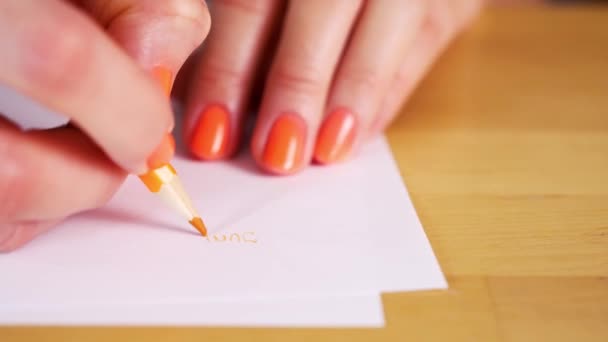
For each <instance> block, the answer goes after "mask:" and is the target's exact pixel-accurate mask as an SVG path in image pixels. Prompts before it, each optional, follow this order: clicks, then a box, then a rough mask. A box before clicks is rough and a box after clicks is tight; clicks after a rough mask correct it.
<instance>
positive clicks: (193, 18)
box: [164, 0, 211, 41]
mask: <svg viewBox="0 0 608 342" xmlns="http://www.w3.org/2000/svg"><path fill="white" fill-rule="evenodd" d="M164 3H165V5H164V6H165V9H164V10H165V13H164V14H165V15H167V16H170V17H174V18H181V19H184V20H187V21H190V22H191V23H193V24H194V26H195V27H196V32H197V33H198V37H197V39H198V40H200V41H202V40H203V39H204V37H205V36H206V35H207V33H209V29H210V26H211V17H210V16H209V11H208V10H207V7H206V6H205V2H204V1H200V0H171V1H166V2H164Z"/></svg>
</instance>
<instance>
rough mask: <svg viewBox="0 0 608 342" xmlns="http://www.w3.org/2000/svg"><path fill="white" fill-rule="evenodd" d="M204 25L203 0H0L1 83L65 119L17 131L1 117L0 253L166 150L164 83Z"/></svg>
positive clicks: (100, 197)
mask: <svg viewBox="0 0 608 342" xmlns="http://www.w3.org/2000/svg"><path fill="white" fill-rule="evenodd" d="M209 25H210V19H209V15H208V13H207V10H206V8H205V6H204V3H203V2H201V1H199V0H170V1H169V0H163V1H157V0H82V1H60V0H45V1H34V0H8V1H2V2H0V58H1V59H0V61H1V63H0V82H1V83H3V84H4V85H6V86H8V87H11V88H13V89H15V90H17V91H19V92H21V93H23V94H25V95H27V96H29V97H31V98H32V99H34V100H36V101H37V102H39V103H40V104H41V105H43V106H46V107H48V108H49V109H51V110H54V111H56V112H59V113H62V114H65V115H66V116H68V117H69V118H70V120H71V123H72V125H70V126H69V127H62V128H57V129H52V130H43V131H31V132H23V131H21V130H19V129H18V128H17V127H15V126H14V125H12V124H11V123H9V122H8V121H6V120H4V119H2V118H1V117H0V160H1V161H2V163H1V164H0V251H7V250H11V249H14V248H16V247H17V246H19V245H21V244H23V243H25V242H27V241H29V240H31V239H32V238H33V237H34V236H36V235H38V234H40V233H41V232H43V231H45V230H47V229H48V228H50V227H52V226H53V225H54V224H55V222H57V221H59V220H61V219H63V218H65V217H66V216H69V215H70V214H73V213H76V212H80V211H83V210H87V209H91V208H96V207H98V206H101V205H102V204H103V203H104V202H105V201H107V200H108V199H109V198H110V197H111V195H112V194H113V193H114V191H115V190H116V189H117V188H118V186H119V185H120V184H121V182H122V181H123V179H124V178H125V176H126V174H127V173H129V172H130V173H141V172H143V171H145V170H146V169H148V167H149V166H152V165H151V164H155V163H158V162H162V161H163V160H167V159H169V158H171V156H172V154H173V148H172V145H171V142H170V141H169V143H166V142H165V143H161V142H162V141H164V140H167V138H166V137H167V132H169V131H170V130H171V129H172V127H173V116H172V112H171V108H170V103H169V101H168V100H167V94H166V93H167V92H168V91H169V88H170V87H171V84H172V82H173V78H174V75H175V74H176V73H177V71H178V70H179V68H180V67H181V66H182V64H183V63H184V61H185V60H186V58H187V57H188V56H189V55H190V54H191V52H192V51H193V50H194V49H195V48H196V47H197V46H199V45H200V43H201V42H202V40H203V39H204V37H205V36H206V34H207V32H208V30H209ZM159 83H160V86H159ZM163 88H164V89H163ZM76 127H78V129H76ZM169 140H170V139H169ZM159 146H163V147H162V148H160V149H158V147H159ZM150 157H151V158H150Z"/></svg>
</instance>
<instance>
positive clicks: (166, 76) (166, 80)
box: [152, 66, 172, 96]
mask: <svg viewBox="0 0 608 342" xmlns="http://www.w3.org/2000/svg"><path fill="white" fill-rule="evenodd" d="M152 75H154V77H155V78H156V80H157V81H158V83H159V84H160V86H161V87H162V88H163V91H164V92H165V94H166V95H167V96H171V79H172V72H171V70H169V69H168V68H165V67H162V66H157V67H154V68H153V69H152Z"/></svg>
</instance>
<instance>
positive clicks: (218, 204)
mask: <svg viewBox="0 0 608 342" xmlns="http://www.w3.org/2000/svg"><path fill="white" fill-rule="evenodd" d="M175 166H176V168H177V170H178V171H179V172H180V174H181V176H182V177H183V181H184V183H185V185H186V187H187V188H188V191H190V193H191V194H192V195H193V196H194V202H195V205H196V206H197V207H198V208H200V211H201V214H202V215H203V216H204V218H205V219H206V221H207V224H208V226H209V227H210V230H211V236H210V237H209V238H202V237H201V236H199V235H197V233H195V232H194V231H193V230H191V229H190V228H189V227H188V225H187V224H185V223H184V222H183V221H182V220H181V219H180V218H179V217H178V216H176V215H174V214H173V213H172V212H170V211H169V210H167V209H166V208H165V207H164V205H163V204H162V203H161V202H159V201H158V199H157V198H155V197H153V196H151V195H150V194H149V193H147V191H146V189H145V188H144V186H143V185H142V184H140V183H139V182H138V180H136V179H131V180H130V181H128V182H127V183H126V184H125V186H124V187H123V188H122V190H121V191H120V192H119V193H118V194H117V195H116V196H115V198H114V199H113V200H112V201H111V202H110V203H109V204H108V205H107V206H106V207H105V208H103V209H100V210H96V211H93V212H89V213H85V214H82V215H78V216H76V217H74V218H72V219H70V220H68V221H67V222H65V223H64V224H63V225H62V226H61V227H59V228H58V229H55V230H53V231H52V232H50V233H49V234H47V235H46V236H43V237H41V238H39V239H37V240H36V241H35V242H34V243H31V244H30V245H28V246H26V247H25V248H23V249H21V250H18V251H17V252H15V253H12V254H8V255H3V256H2V257H0V274H3V275H8V276H5V277H3V278H4V279H3V281H2V282H0V303H3V304H4V305H6V306H8V307H11V306H15V305H30V304H36V305H39V307H42V308H44V307H60V306H61V305H66V304H69V303H83V302H85V303H94V302H100V303H109V302H114V303H129V302H133V303H172V304H175V303H187V302H191V301H196V300H204V299H209V298H213V299H218V298H225V299H230V298H232V299H237V298H275V297H282V296H298V295H301V296H313V295H315V296H333V295H349V294H357V293H362V292H366V293H378V292H384V291H406V290H422V289H436V288H445V287H446V282H445V280H444V277H443V275H442V273H441V270H440V268H439V265H438V263H437V261H436V259H435V257H434V254H433V251H432V249H431V246H430V244H429V242H428V240H427V239H426V236H425V234H424V231H423V229H422V227H421V225H420V223H419V221H418V218H417V216H416V212H415V210H414V208H413V206H412V204H411V202H410V200H409V198H408V195H407V192H406V190H405V187H404V186H403V184H402V182H401V178H400V176H399V173H398V170H397V168H396V167H395V164H394V162H393V160H392V156H391V154H390V150H389V147H388V145H387V143H386V141H385V140H384V139H378V140H377V141H375V142H373V143H371V144H370V145H369V146H367V148H366V149H365V151H363V153H362V155H360V156H359V158H357V159H355V160H353V162H351V163H347V164H344V165H340V166H336V167H333V168H326V169H320V168H314V167H313V168H310V169H309V170H307V171H305V172H303V173H302V174H300V175H297V176H294V177H283V178H277V177H268V176H264V175H262V174H260V173H258V172H257V170H256V169H255V168H254V166H253V163H252V162H251V160H250V159H249V158H248V157H247V155H245V156H244V157H242V158H240V159H238V160H236V161H235V162H234V163H228V164H226V163H212V164H202V163H199V162H194V161H190V160H188V159H179V158H178V159H177V160H176V163H175Z"/></svg>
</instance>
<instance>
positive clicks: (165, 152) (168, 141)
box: [147, 134, 175, 169]
mask: <svg viewBox="0 0 608 342" xmlns="http://www.w3.org/2000/svg"><path fill="white" fill-rule="evenodd" d="M174 154H175V139H173V135H171V134H166V135H165V137H164V138H163V141H162V142H161V143H160V145H159V146H158V147H157V148H156V151H154V152H153V153H152V155H150V157H148V160H147V163H148V168H149V169H156V168H158V167H161V166H163V165H165V164H167V163H169V162H170V161H171V158H173V155H174Z"/></svg>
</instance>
